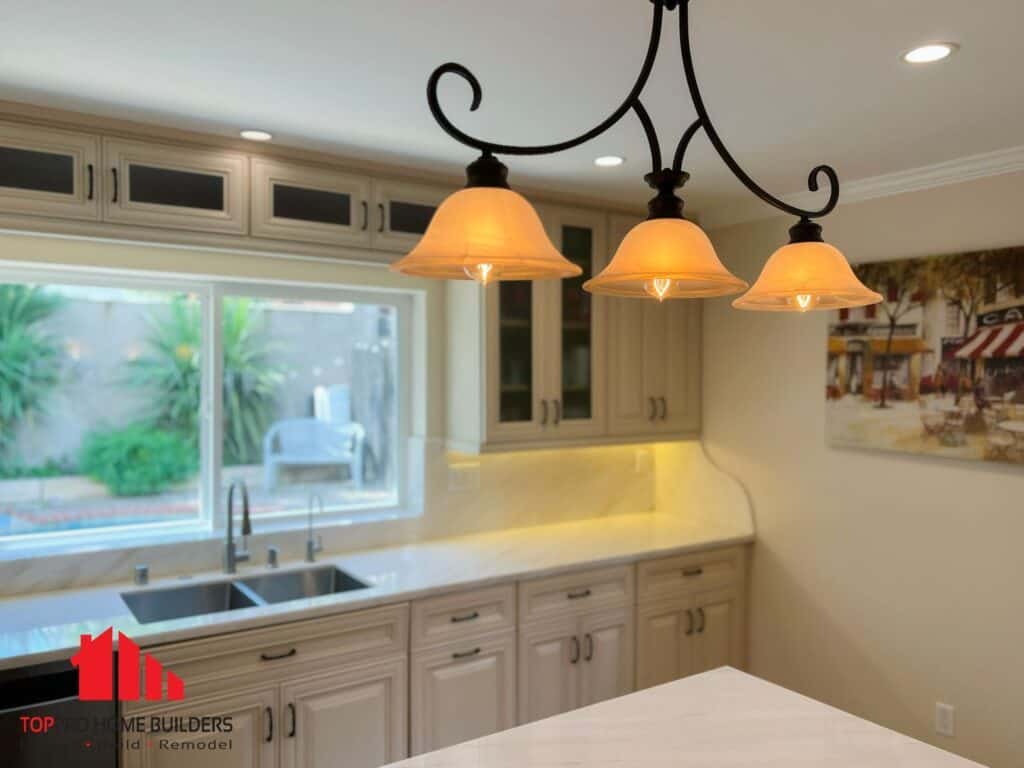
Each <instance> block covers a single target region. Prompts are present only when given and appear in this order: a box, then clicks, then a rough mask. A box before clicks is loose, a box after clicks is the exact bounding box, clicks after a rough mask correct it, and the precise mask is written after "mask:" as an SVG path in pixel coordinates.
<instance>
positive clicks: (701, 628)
mask: <svg viewBox="0 0 1024 768" xmlns="http://www.w3.org/2000/svg"><path fill="white" fill-rule="evenodd" d="M697 615H698V616H699V617H700V626H699V627H697V634H698V635H700V634H703V632H704V625H705V622H706V618H705V616H704V609H703V608H698V609H697Z"/></svg>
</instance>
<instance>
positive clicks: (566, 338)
mask: <svg viewBox="0 0 1024 768" xmlns="http://www.w3.org/2000/svg"><path fill="white" fill-rule="evenodd" d="M543 215H544V218H545V224H546V226H547V229H548V234H549V236H550V237H551V241H552V242H553V243H554V244H555V246H556V247H557V248H558V249H559V250H560V251H561V252H562V254H563V255H564V256H565V257H566V258H567V259H568V260H569V261H571V262H573V263H574V264H576V265H578V266H579V267H580V268H582V270H583V273H582V274H581V275H580V276H579V277H572V278H567V279H565V280H552V281H546V283H545V289H546V290H547V291H548V296H549V298H548V305H549V306H550V308H551V309H550V313H549V314H550V316H551V317H552V320H553V322H552V323H551V327H550V328H549V329H548V332H547V334H546V339H545V342H546V344H547V345H548V348H549V349H550V350H551V353H550V359H551V360H552V361H553V363H554V364H553V365H552V366H551V367H550V368H551V370H549V371H548V372H547V389H548V391H549V393H550V395H549V397H550V400H551V403H552V422H551V423H552V427H553V431H554V432H555V433H556V436H557V437H558V438H559V439H567V438H572V437H577V436H580V437H582V436H586V435H590V434H594V433H597V432H600V431H601V430H602V429H603V427H604V418H605V408H604V405H605V393H604V385H605V380H604V379H605V377H604V375H603V371H604V360H603V357H604V349H605V326H604V311H605V301H604V299H603V298H602V297H600V296H594V295H593V294H590V293H587V292H586V291H584V290H583V283H584V282H586V281H587V280H589V279H590V278H591V277H593V276H594V275H595V274H597V273H598V272H599V271H600V270H601V269H603V268H604V265H605V261H606V253H607V220H606V217H605V215H604V214H602V213H593V212H590V211H583V210H577V209H567V208H550V209H545V211H544V214H543Z"/></svg>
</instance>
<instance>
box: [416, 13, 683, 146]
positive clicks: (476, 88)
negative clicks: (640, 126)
mask: <svg viewBox="0 0 1024 768" xmlns="http://www.w3.org/2000/svg"><path fill="white" fill-rule="evenodd" d="M664 2H665V0H654V19H653V21H652V23H651V39H650V42H649V43H648V45H647V54H646V55H645V56H644V61H643V64H642V66H641V67H640V74H639V75H638V76H637V79H636V83H634V85H633V87H632V89H630V91H629V94H628V95H627V96H626V98H625V100H624V101H623V102H622V103H621V104H620V105H619V106H618V108H617V109H616V110H615V111H614V112H612V113H611V114H610V115H609V116H608V117H607V118H605V119H604V120H603V121H602V122H600V123H598V124H597V125H595V126H594V127H593V128H591V129H590V130H589V131H587V132H585V133H581V134H580V135H579V136H576V137H575V138H572V139H566V140H565V141H560V142H558V143H557V144H541V145H538V146H518V145H514V144H498V143H496V142H493V141H485V140H484V139H480V138H477V137H476V136H470V135H469V134H468V133H466V132H465V131H462V130H461V129H459V128H458V127H457V126H456V125H455V124H454V123H452V121H451V120H449V119H448V117H447V116H446V115H445V114H444V110H442V109H441V103H440V101H439V100H438V97H437V86H438V83H439V82H440V81H441V78H442V77H444V76H445V75H446V74H448V73H452V74H455V75H459V76H460V77H461V78H462V79H463V80H465V81H466V82H467V83H469V87H470V88H472V89H473V100H472V102H470V105H469V109H470V111H475V110H476V109H477V108H478V107H479V106H480V101H481V100H482V99H483V89H482V88H481V87H480V81H479V80H477V79H476V75H474V74H473V73H472V72H470V71H469V70H468V69H466V67H464V66H463V65H461V64H456V63H455V62H449V63H447V64H442V65H441V66H440V67H438V68H437V69H435V70H434V71H433V72H432V73H431V75H430V79H429V80H428V81H427V103H428V104H429V105H430V113H431V114H432V115H433V116H434V119H435V120H436V121H437V123H438V125H440V126H441V128H442V129H443V130H444V131H445V133H447V134H448V135H449V136H451V137H452V138H453V139H455V140H456V141H458V142H460V143H462V144H465V145H466V146H469V147H473V148H475V149H479V150H480V151H481V152H484V153H490V154H495V155H552V154H555V153H557V152H562V151H564V150H567V149H572V148H573V147H578V146H579V145H580V144H585V143H586V142H588V141H590V140H591V139H593V138H596V137H597V136H600V135H601V134H602V133H604V132H605V131H607V130H608V129H609V128H611V127H612V126H613V125H615V124H616V123H617V122H619V120H621V119H622V116H623V115H625V114H626V113H627V112H628V111H629V110H630V109H634V108H635V105H636V104H637V103H638V100H639V97H640V93H641V92H642V91H643V89H644V86H645V85H647V80H648V78H649V77H650V76H651V69H652V68H653V67H654V60H655V59H656V58H657V56H658V44H659V42H660V41H661V21H662V16H663V11H664V5H663V3H664ZM642 108H643V107H641V109H642Z"/></svg>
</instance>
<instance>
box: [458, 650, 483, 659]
mask: <svg viewBox="0 0 1024 768" xmlns="http://www.w3.org/2000/svg"><path fill="white" fill-rule="evenodd" d="M479 653H480V649H479V648H474V649H473V650H472V651H462V652H461V653H453V654H452V658H453V659H470V658H472V657H473V656H476V655H478V654H479Z"/></svg>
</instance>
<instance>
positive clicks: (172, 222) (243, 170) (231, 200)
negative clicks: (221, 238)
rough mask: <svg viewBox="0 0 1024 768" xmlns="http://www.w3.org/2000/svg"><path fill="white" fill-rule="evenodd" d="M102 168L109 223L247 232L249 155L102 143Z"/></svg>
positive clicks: (110, 141) (116, 141)
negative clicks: (103, 168) (103, 170)
mask: <svg viewBox="0 0 1024 768" xmlns="http://www.w3.org/2000/svg"><path fill="white" fill-rule="evenodd" d="M103 164H104V167H105V178H104V190H105V191H104V202H103V218H104V219H105V220H106V221H109V222H116V223H120V224H135V225H139V226H144V227H170V228H172V229H188V230H195V231H203V232H219V233H225V234H235V235H244V234H247V233H248V230H249V158H248V157H247V156H246V155H243V154H238V153H234V152H224V151H219V150H204V149H196V148H190V147H180V146H171V145H162V144H151V143H148V142H139V141H125V140H122V139H114V138H104V139H103Z"/></svg>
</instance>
